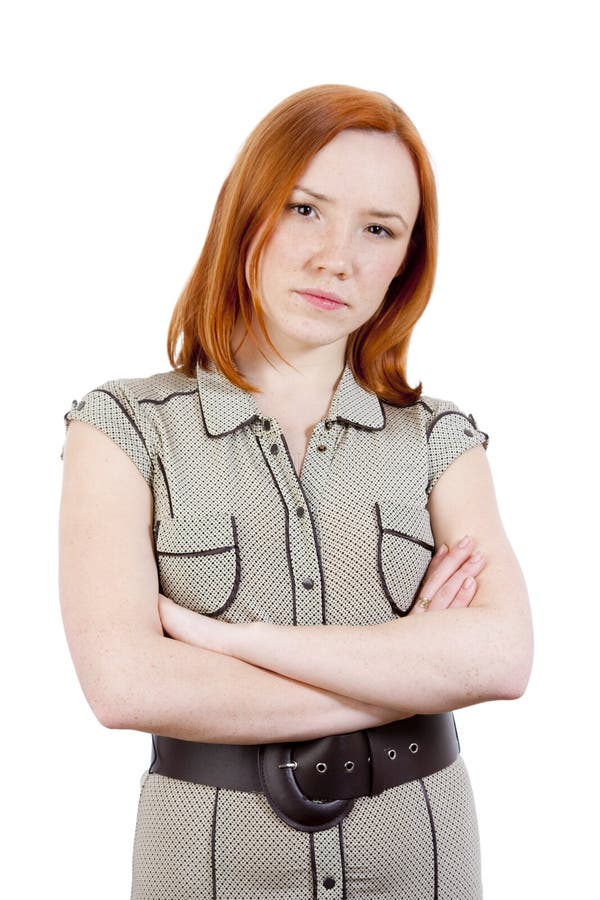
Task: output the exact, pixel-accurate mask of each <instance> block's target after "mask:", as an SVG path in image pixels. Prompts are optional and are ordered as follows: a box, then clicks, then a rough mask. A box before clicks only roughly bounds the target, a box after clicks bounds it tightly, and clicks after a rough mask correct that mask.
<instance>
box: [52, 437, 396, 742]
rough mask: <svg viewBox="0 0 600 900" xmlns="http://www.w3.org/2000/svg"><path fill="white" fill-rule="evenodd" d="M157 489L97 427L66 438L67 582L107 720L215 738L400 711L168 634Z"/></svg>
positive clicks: (345, 722) (63, 556) (290, 730)
mask: <svg viewBox="0 0 600 900" xmlns="http://www.w3.org/2000/svg"><path fill="white" fill-rule="evenodd" d="M152 524H153V498H152V493H151V491H150V488H149V487H148V485H147V483H146V482H145V481H144V479H143V478H142V477H141V475H140V473H139V472H138V471H137V469H136V467H135V466H134V464H133V463H132V461H131V460H130V459H129V458H128V456H127V455H126V454H125V453H124V452H123V450H122V449H120V447H118V446H117V444H115V443H114V442H113V441H112V440H111V439H110V438H109V437H107V436H106V435H105V434H103V433H102V432H101V431H100V430H98V429H96V428H94V427H93V426H91V425H88V424H87V423H84V422H70V423H69V427H68V429H67V435H66V438H65V443H64V448H63V486H62V496H61V504H60V522H59V590H60V602H61V610H62V616H63V622H64V627H65V632H66V636H67V641H68V644H69V649H70V652H71V656H72V658H73V662H74V664H75V669H76V671H77V675H78V677H79V681H80V683H81V687H82V689H83V692H84V694H85V696H86V698H87V700H88V703H89V704H90V706H91V708H92V710H93V712H94V714H95V715H96V717H97V718H98V720H99V721H100V722H101V723H102V724H103V725H105V726H106V727H108V728H126V729H134V730H136V731H145V732H148V733H151V734H152V733H153V734H160V735H166V736H169V737H175V738H181V739H183V740H190V741H206V742H209V743H235V744H258V743H268V742H272V741H287V740H289V741H294V740H308V739H310V738H314V737H321V736H323V735H326V734H340V733H345V732H349V731H355V730H358V729H361V728H369V727H373V726H376V725H380V724H383V723H384V722H391V721H393V720H395V719H400V718H403V716H404V714H403V713H402V712H401V711H398V710H391V709H385V708H381V707H377V706H371V705H369V704H365V703H361V702H360V701H357V700H354V699H351V698H349V697H343V696H341V695H340V694H335V693H331V692H328V691H325V690H321V689H319V688H315V687H312V686H311V685H307V684H304V683H302V682H298V681H294V680H292V679H290V678H285V677H284V676H281V675H278V674H276V673H274V672H270V671H268V670H266V669H261V668H259V667H257V666H253V665H250V664H249V663H245V662H242V661H240V660H237V659H234V658H233V657H228V656H225V655H223V654H220V653H213V652H211V651H208V650H203V649H200V648H197V647H192V646H191V645H189V644H186V643H183V642H181V641H176V640H172V639H171V638H168V637H165V636H164V634H163V629H162V625H161V622H160V618H159V615H158V602H157V601H158V593H159V584H158V573H157V569H156V562H155V558H154V550H153V543H152Z"/></svg>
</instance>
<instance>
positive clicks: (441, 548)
mask: <svg viewBox="0 0 600 900" xmlns="http://www.w3.org/2000/svg"><path fill="white" fill-rule="evenodd" d="M447 549H448V548H447V547H446V545H445V544H440V546H439V547H438V548H437V551H436V554H435V555H436V556H443V555H444V553H445V552H446V550H447Z"/></svg>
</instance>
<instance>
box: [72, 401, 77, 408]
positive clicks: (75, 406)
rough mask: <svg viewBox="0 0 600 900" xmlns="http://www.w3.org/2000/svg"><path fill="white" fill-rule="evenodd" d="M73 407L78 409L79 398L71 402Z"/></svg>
mask: <svg viewBox="0 0 600 900" xmlns="http://www.w3.org/2000/svg"><path fill="white" fill-rule="evenodd" d="M71 409H77V400H73V402H72V403H71Z"/></svg>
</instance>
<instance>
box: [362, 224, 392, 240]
mask: <svg viewBox="0 0 600 900" xmlns="http://www.w3.org/2000/svg"><path fill="white" fill-rule="evenodd" d="M368 227H369V228H379V229H380V230H379V232H377V234H375V237H391V238H393V237H394V235H393V233H392V232H391V231H390V230H389V228H384V227H383V225H369V226H368ZM371 234H374V232H373V231H372V232H371Z"/></svg>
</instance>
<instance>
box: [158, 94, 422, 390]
mask: <svg viewBox="0 0 600 900" xmlns="http://www.w3.org/2000/svg"><path fill="white" fill-rule="evenodd" d="M347 128H355V129H363V130H364V129H367V130H368V129H373V130H375V131H382V132H386V133H389V134H395V135H397V136H398V138H399V139H400V140H401V141H402V142H403V144H404V145H405V146H406V148H407V149H408V150H409V152H410V154H411V157H412V159H413V161H414V164H415V168H416V171H417V175H418V181H419V188H420V195H421V199H420V207H419V212H418V216H417V219H416V222H415V225H414V228H413V230H412V234H411V238H410V242H409V245H408V248H407V251H406V256H405V258H404V261H403V264H402V267H401V270H400V272H399V274H398V275H396V277H395V278H394V279H393V280H392V282H391V283H390V285H389V287H388V290H387V292H386V295H385V297H384V300H383V303H382V304H381V306H380V308H379V310H378V312H377V313H376V314H375V315H373V316H372V318H371V319H369V320H368V321H367V322H365V323H364V324H363V325H362V326H361V327H360V328H358V329H357V330H356V331H355V332H353V333H352V334H351V335H350V336H349V338H348V342H347V350H346V362H347V364H348V365H349V366H350V368H351V369H352V372H353V374H354V377H355V378H356V380H357V381H358V382H359V383H360V384H362V385H363V387H365V388H367V390H371V391H373V392H375V393H376V394H377V395H378V396H379V397H380V398H381V399H382V400H385V401H387V402H388V403H392V404H394V405H399V406H406V405H409V404H411V403H414V402H415V401H416V400H417V399H418V398H419V396H420V395H421V391H422V383H421V382H420V383H419V384H418V385H417V387H415V388H411V387H410V386H409V385H408V383H407V381H406V365H407V354H408V345H409V341H410V337H411V333H412V329H413V327H414V325H415V323H416V322H417V321H418V319H419V318H420V316H421V315H422V314H423V312H424V310H425V308H426V306H427V303H428V302H429V298H430V296H431V292H432V290H433V283H434V279H435V270H436V263H437V243H438V215H437V193H436V187H435V178H434V174H433V169H432V166H431V163H430V160H429V156H428V153H427V150H426V148H425V145H424V144H423V141H422V140H421V137H420V135H419V133H418V131H417V129H416V128H415V126H414V125H413V123H412V122H411V120H410V119H409V118H408V116H407V115H406V113H405V112H404V111H403V110H402V109H400V107H399V106H397V104H396V103H394V102H393V100H391V99H390V98H389V97H387V96H386V95H385V94H381V93H379V92H377V91H368V90H363V89H362V88H357V87H351V86H348V85H341V84H324V85H318V86H316V87H311V88H307V89H306V90H302V91H298V92H297V93H295V94H292V95H291V96H290V97H288V98H287V99H285V100H283V101H282V102H281V103H279V104H278V105H277V106H276V107H275V108H274V109H273V110H271V112H270V113H268V114H267V115H266V116H265V118H264V119H262V120H261V121H260V122H259V123H258V125H257V126H256V128H255V129H254V130H253V131H252V133H251V134H250V136H249V137H248V139H247V140H246V142H245V144H244V145H243V147H242V149H241V151H240V152H239V154H238V156H237V158H236V160H235V163H234V165H233V168H232V169H231V171H230V173H229V175H228V176H227V178H226V179H225V181H224V183H223V186H222V187H221V190H220V192H219V196H218V198H217V202H216V205H215V209H214V212H213V216H212V220H211V223H210V227H209V230H208V235H207V238H206V241H205V243H204V246H203V248H202V252H201V254H200V257H199V259H198V262H197V263H196V266H195V268H194V270H193V272H192V274H191V276H190V278H189V279H188V281H187V283H186V285H185V287H184V289H183V291H182V293H181V295H180V297H179V299H178V301H177V303H176V306H175V309H174V311H173V315H172V317H171V322H170V324H169V331H168V338H167V352H168V355H169V360H170V362H171V365H172V366H173V368H174V369H176V370H177V371H180V372H182V373H185V374H186V375H189V376H195V374H196V366H197V365H199V366H200V367H201V368H204V369H206V368H207V366H208V364H209V362H211V361H212V362H213V363H214V364H215V365H216V367H217V368H218V369H219V370H220V371H221V372H222V373H223V374H224V375H225V376H226V378H228V379H229V381H231V382H232V383H234V384H236V385H237V386H238V387H240V388H242V389H244V390H248V391H253V390H256V388H255V387H254V386H253V385H251V384H249V383H248V382H247V381H246V380H245V379H244V378H243V376H242V375H241V373H240V372H239V371H238V370H237V369H236V366H235V362H234V358H233V354H232V349H231V336H232V332H233V327H234V325H235V323H236V321H237V319H238V315H241V316H242V318H243V321H244V322H245V323H246V327H247V329H248V330H250V322H251V321H252V314H253V312H254V313H255V314H256V319H257V321H258V322H259V325H260V327H261V329H262V331H263V333H264V335H265V339H266V341H267V343H268V345H269V346H270V347H271V348H272V349H273V350H274V351H275V352H276V353H277V354H278V351H277V350H276V348H275V347H274V346H273V344H272V342H271V340H270V338H269V335H268V333H267V329H266V326H265V322H264V317H263V312H262V307H261V304H260V298H259V296H258V289H257V285H258V269H259V262H260V255H261V252H262V250H263V248H264V247H265V245H266V244H267V242H268V240H269V238H270V236H271V234H272V232H273V229H274V228H275V226H276V224H277V221H278V218H279V216H280V214H281V212H282V210H283V208H284V206H285V204H286V202H287V201H288V198H289V195H290V193H291V191H292V190H293V187H294V185H295V184H296V183H297V181H298V178H299V176H300V175H301V173H302V172H303V171H304V169H305V168H306V167H307V165H308V164H309V162H310V161H311V159H312V158H313V156H314V155H315V154H316V153H318V151H319V150H320V149H321V148H322V147H324V146H325V144H327V143H328V142H329V141H331V140H332V139H333V138H334V137H335V136H336V135H337V134H338V133H339V132H340V131H343V130H344V129H347ZM263 226H264V230H262V233H261V235H260V237H259V238H258V239H257V242H256V246H255V247H254V248H253V252H252V257H251V259H250V260H249V261H248V280H246V262H247V254H248V249H249V247H250V245H251V243H252V241H253V239H254V238H255V236H256V235H257V234H258V232H259V231H260V230H261V229H263ZM180 338H181V344H180V346H179V349H177V345H178V342H179V340H180ZM278 355H279V354H278Z"/></svg>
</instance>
